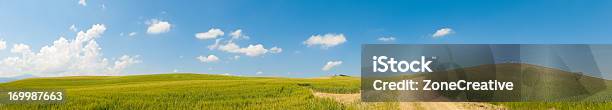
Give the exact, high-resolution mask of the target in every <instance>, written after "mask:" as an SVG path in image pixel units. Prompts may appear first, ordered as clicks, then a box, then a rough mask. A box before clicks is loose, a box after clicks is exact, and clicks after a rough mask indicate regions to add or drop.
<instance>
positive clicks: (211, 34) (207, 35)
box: [195, 28, 225, 40]
mask: <svg viewBox="0 0 612 110" xmlns="http://www.w3.org/2000/svg"><path fill="white" fill-rule="evenodd" d="M224 34H225V33H223V31H221V29H217V28H211V29H210V30H208V31H207V32H201V33H196V34H195V37H196V38H198V39H202V40H206V39H214V38H217V37H219V36H223V35H224Z"/></svg>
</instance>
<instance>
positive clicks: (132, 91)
mask: <svg viewBox="0 0 612 110" xmlns="http://www.w3.org/2000/svg"><path fill="white" fill-rule="evenodd" d="M606 83H607V85H608V87H607V88H608V89H606V90H604V91H603V92H600V93H598V94H596V95H594V96H592V97H590V98H587V99H588V100H591V99H592V100H595V99H598V97H605V96H612V90H611V89H610V88H612V87H610V85H611V82H610V81H607V82H606ZM28 88H31V89H45V88H62V89H65V92H66V95H67V96H66V100H65V101H64V102H61V103H8V104H7V103H4V104H0V109H3V110H4V109H11V110H12V109H165V108H173V109H399V108H400V107H401V108H405V107H412V109H423V108H428V107H436V106H440V105H444V104H463V105H466V104H476V105H478V103H464V102H457V103H425V102H424V103H404V102H402V103H397V102H386V103H364V102H359V101H358V99H359V95H358V94H359V91H360V78H358V77H321V78H278V77H238V76H224V75H210V74H189V73H174V74H156V75H134V76H73V77H53V78H30V79H24V80H18V81H13V82H8V83H2V84H0V89H2V90H19V89H28ZM313 94H319V95H322V96H326V97H331V98H321V97H317V96H315V95H313ZM338 94H355V95H347V96H346V97H345V96H342V95H338ZM6 97H7V96H6V94H0V98H6ZM333 97H343V98H344V99H347V100H348V99H350V100H349V101H343V100H335V99H334V98H333ZM351 100H352V101H351ZM492 104H494V105H497V106H500V107H503V108H507V109H551V108H555V109H611V108H610V107H612V102H605V101H604V102H554V103H553V102H550V103H527V102H503V103H492Z"/></svg>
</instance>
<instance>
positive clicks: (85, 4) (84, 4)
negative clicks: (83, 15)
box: [79, 0, 87, 6]
mask: <svg viewBox="0 0 612 110" xmlns="http://www.w3.org/2000/svg"><path fill="white" fill-rule="evenodd" d="M79 5H81V6H87V2H86V1H85V0H79Z"/></svg>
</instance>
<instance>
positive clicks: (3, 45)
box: [0, 39, 6, 50]
mask: <svg viewBox="0 0 612 110" xmlns="http://www.w3.org/2000/svg"><path fill="white" fill-rule="evenodd" d="M4 49H6V41H4V39H0V50H4Z"/></svg>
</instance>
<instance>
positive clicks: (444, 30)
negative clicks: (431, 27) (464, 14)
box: [432, 28, 454, 38]
mask: <svg viewBox="0 0 612 110" xmlns="http://www.w3.org/2000/svg"><path fill="white" fill-rule="evenodd" d="M452 33H454V31H453V29H451V28H442V29H438V30H437V31H436V32H435V33H434V34H433V35H432V37H434V38H439V37H444V36H447V35H449V34H452Z"/></svg>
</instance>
